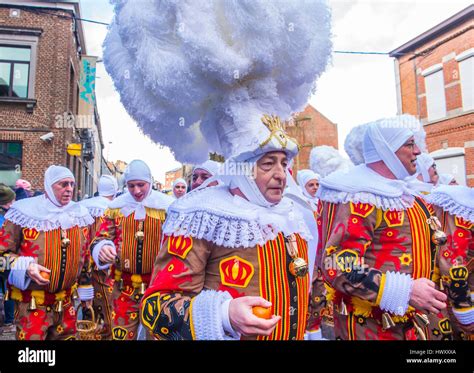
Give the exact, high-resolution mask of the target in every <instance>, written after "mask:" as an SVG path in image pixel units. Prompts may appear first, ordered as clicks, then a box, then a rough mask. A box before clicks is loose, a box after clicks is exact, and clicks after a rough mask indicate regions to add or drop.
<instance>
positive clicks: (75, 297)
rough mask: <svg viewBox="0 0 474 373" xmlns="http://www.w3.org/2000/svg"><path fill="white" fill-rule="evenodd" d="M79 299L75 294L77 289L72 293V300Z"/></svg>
mask: <svg viewBox="0 0 474 373" xmlns="http://www.w3.org/2000/svg"><path fill="white" fill-rule="evenodd" d="M78 298H79V295H78V294H77V289H76V290H74V291H73V292H72V299H74V300H76V299H78Z"/></svg>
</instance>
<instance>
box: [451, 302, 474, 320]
mask: <svg viewBox="0 0 474 373" xmlns="http://www.w3.org/2000/svg"><path fill="white" fill-rule="evenodd" d="M453 313H454V316H456V318H457V319H458V321H459V322H460V323H461V324H463V325H470V324H472V323H474V306H473V307H471V308H469V309H465V310H463V309H456V308H453Z"/></svg>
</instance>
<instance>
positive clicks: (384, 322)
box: [382, 312, 395, 330]
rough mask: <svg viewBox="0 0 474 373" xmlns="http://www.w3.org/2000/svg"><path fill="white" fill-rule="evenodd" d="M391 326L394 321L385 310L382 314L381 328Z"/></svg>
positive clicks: (384, 328)
mask: <svg viewBox="0 0 474 373" xmlns="http://www.w3.org/2000/svg"><path fill="white" fill-rule="evenodd" d="M393 326H395V322H394V321H393V319H392V317H391V316H390V315H389V314H388V313H387V312H384V313H383V314H382V329H383V330H387V329H390V328H391V327H393Z"/></svg>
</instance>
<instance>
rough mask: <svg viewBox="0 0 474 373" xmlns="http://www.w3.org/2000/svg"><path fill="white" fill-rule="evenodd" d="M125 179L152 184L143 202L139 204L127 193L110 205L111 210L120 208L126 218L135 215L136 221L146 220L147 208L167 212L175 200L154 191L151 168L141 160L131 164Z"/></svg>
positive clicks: (125, 173) (126, 171)
mask: <svg viewBox="0 0 474 373" xmlns="http://www.w3.org/2000/svg"><path fill="white" fill-rule="evenodd" d="M124 178H125V182H129V181H132V180H139V181H144V182H146V183H149V184H150V186H149V189H148V194H147V196H146V197H145V198H144V199H143V200H142V201H141V202H137V201H136V200H135V198H133V196H132V195H131V194H130V193H125V194H122V195H121V196H119V197H117V198H116V199H114V200H113V201H112V202H111V203H110V205H109V207H110V208H111V209H117V208H119V209H120V212H121V213H122V214H123V215H124V216H125V217H127V216H129V215H130V214H132V213H135V215H134V219H135V220H144V219H145V218H146V207H148V208H152V209H155V210H166V209H168V207H169V205H170V204H171V203H173V201H174V198H172V197H170V196H167V195H166V194H164V193H161V192H157V191H154V190H153V189H152V186H151V182H152V176H151V171H150V168H149V167H148V165H147V164H146V163H145V162H143V161H141V160H134V161H132V162H130V164H129V165H128V166H127V168H126V170H125V172H124Z"/></svg>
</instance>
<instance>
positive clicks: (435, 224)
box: [426, 216, 448, 246]
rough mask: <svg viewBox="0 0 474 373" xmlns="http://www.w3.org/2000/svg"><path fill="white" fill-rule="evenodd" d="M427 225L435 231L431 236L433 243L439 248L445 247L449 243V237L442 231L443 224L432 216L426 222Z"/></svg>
mask: <svg viewBox="0 0 474 373" xmlns="http://www.w3.org/2000/svg"><path fill="white" fill-rule="evenodd" d="M426 223H427V224H428V225H429V226H430V228H431V230H432V231H434V232H433V234H432V235H431V242H433V243H434V244H435V245H437V246H443V245H444V244H445V243H446V242H447V241H448V237H447V236H446V233H444V232H443V230H442V229H441V223H440V222H439V220H438V218H437V217H436V216H432V217H430V218H429V219H428V220H427V221H426Z"/></svg>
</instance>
